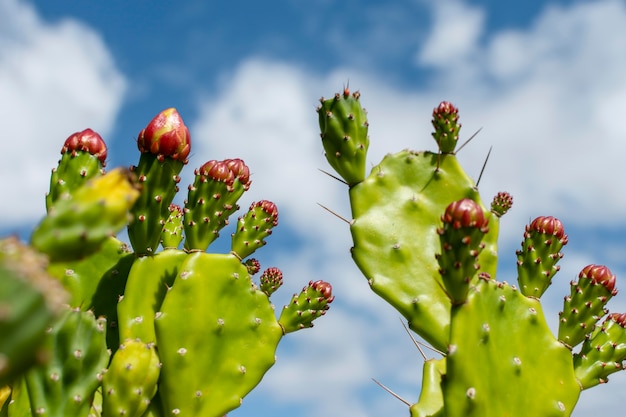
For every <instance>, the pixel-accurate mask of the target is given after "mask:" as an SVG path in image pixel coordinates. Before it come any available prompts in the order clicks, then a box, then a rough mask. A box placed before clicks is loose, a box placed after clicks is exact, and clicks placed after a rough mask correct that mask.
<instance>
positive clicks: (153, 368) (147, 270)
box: [0, 109, 333, 417]
mask: <svg viewBox="0 0 626 417" xmlns="http://www.w3.org/2000/svg"><path fill="white" fill-rule="evenodd" d="M137 145H138V148H139V150H140V152H141V156H140V160H139V163H138V164H137V166H134V167H131V169H130V170H128V169H121V168H117V169H114V170H111V171H109V172H107V173H105V171H104V166H105V162H106V157H107V148H106V145H105V143H104V141H103V140H102V138H101V137H100V135H98V134H97V133H96V132H94V131H92V130H90V129H87V130H84V131H82V132H78V133H75V134H73V135H71V136H70V137H69V138H68V139H67V140H66V142H65V144H64V146H63V148H62V152H61V153H62V157H61V160H60V161H59V165H58V167H57V168H55V169H54V170H53V172H52V178H51V182H50V191H49V193H48V194H47V197H46V208H47V215H46V216H45V217H44V219H43V220H42V221H41V223H40V224H39V225H38V226H37V228H36V229H35V230H34V232H33V234H32V236H31V241H30V245H26V244H23V243H20V242H19V241H18V240H17V239H16V238H7V239H4V240H1V241H0V334H1V335H2V336H1V338H0V409H1V410H0V416H9V417H12V416H20V417H24V416H30V415H32V416H49V417H63V416H64V417H67V416H85V417H86V416H103V417H104V416H106V417H113V416H126V417H131V416H137V417H140V416H154V417H156V416H170V415H178V416H188V417H198V416H202V417H220V416H223V415H224V414H225V413H227V412H228V411H230V410H233V409H235V408H237V407H238V406H239V405H240V403H241V401H242V399H243V397H244V396H245V395H246V394H247V393H248V392H250V391H251V390H252V389H253V388H254V387H255V386H256V385H257V384H258V383H259V382H260V381H261V379H262V377H263V375H264V374H265V373H266V371H267V370H268V369H269V368H270V367H271V366H272V365H273V364H274V362H275V351H276V347H277V345H278V343H279V341H280V340H281V338H282V337H283V336H284V335H285V334H287V333H290V332H294V331H297V330H299V329H303V328H307V327H311V326H312V325H313V324H312V322H313V320H315V319H316V318H318V317H320V316H321V315H323V314H324V313H325V312H326V310H327V309H328V308H329V304H330V303H331V302H332V300H333V296H332V289H331V286H330V284H328V283H327V282H325V281H316V282H310V283H309V284H308V285H307V286H305V288H304V289H303V290H302V292H301V293H300V294H296V295H294V296H293V298H292V299H291V302H290V303H289V304H288V305H287V306H285V307H284V308H283V310H282V312H281V314H280V317H279V318H278V319H277V318H276V315H275V312H274V306H273V305H272V303H271V302H270V298H269V297H270V296H271V295H272V293H273V292H274V291H276V290H277V289H278V288H279V287H280V285H281V284H282V272H281V271H280V270H279V269H278V268H276V267H271V268H267V269H266V270H265V271H264V272H263V273H261V275H260V278H259V280H258V283H255V280H254V279H253V275H255V274H257V273H259V272H260V270H261V266H260V264H259V262H258V261H257V260H256V259H254V258H250V256H251V255H252V254H253V253H254V252H255V251H256V250H257V249H259V248H260V247H262V246H264V245H265V243H266V241H265V239H266V238H267V237H268V236H269V235H270V234H271V233H272V229H273V228H274V227H275V226H276V225H277V223H278V210H277V207H276V205H275V204H274V203H272V202H270V201H267V200H263V201H258V202H255V203H252V204H251V206H250V208H249V210H248V211H247V213H245V214H244V215H242V216H241V217H239V219H238V220H237V223H236V226H235V228H234V229H235V231H234V233H233V234H232V243H231V250H230V252H229V253H224V254H220V253H208V252H207V250H208V247H209V245H210V244H211V243H212V242H213V241H214V240H215V239H216V238H217V237H218V236H219V232H220V230H221V229H222V228H223V227H225V226H226V225H227V224H228V219H229V217H230V216H231V215H232V214H233V213H234V212H235V211H236V210H237V209H238V208H239V207H238V205H237V201H238V200H239V198H240V197H241V196H242V195H243V193H244V192H245V191H246V190H248V188H249V187H250V183H251V181H250V173H249V169H248V167H247V166H246V164H245V163H244V162H243V161H242V160H240V159H228V160H224V161H209V162H207V163H205V164H204V165H202V166H201V167H200V168H198V169H197V170H196V171H195V181H194V183H193V184H192V185H190V186H189V188H188V195H187V199H186V200H185V204H184V207H180V206H177V205H175V204H173V203H172V201H173V199H174V197H175V195H176V193H177V191H178V183H179V181H180V177H179V173H180V171H181V169H182V168H183V166H184V165H185V164H186V163H187V157H188V155H189V152H190V146H191V140H190V134H189V131H188V129H187V127H186V126H185V125H184V123H183V121H182V119H181V117H180V115H179V114H178V112H177V111H176V110H175V109H167V110H165V111H163V112H161V113H160V114H158V115H157V116H156V117H155V118H154V119H153V120H152V121H151V122H150V123H149V124H148V125H147V127H146V128H145V129H143V130H142V131H141V133H140V134H139V137H138V140H137ZM125 226H126V227H127V230H128V238H129V241H130V244H131V247H132V249H131V247H129V246H128V245H127V244H125V243H123V242H122V241H121V240H119V239H118V238H117V237H115V234H116V233H117V232H118V231H119V230H120V229H123V228H124V227H125ZM159 246H161V248H159Z"/></svg>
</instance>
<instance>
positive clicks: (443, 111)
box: [432, 101, 461, 153]
mask: <svg viewBox="0 0 626 417" xmlns="http://www.w3.org/2000/svg"><path fill="white" fill-rule="evenodd" d="M432 124H433V127H434V128H435V131H434V132H433V137H434V138H435V141H436V142H437V145H439V152H441V153H454V148H455V147H456V144H457V142H458V140H459V130H460V129H461V124H460V123H459V110H458V109H457V108H456V107H455V106H454V104H452V103H450V102H448V101H442V102H441V103H440V104H439V106H437V107H435V109H434V110H433V120H432Z"/></svg>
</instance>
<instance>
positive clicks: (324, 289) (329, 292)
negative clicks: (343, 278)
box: [309, 280, 335, 303]
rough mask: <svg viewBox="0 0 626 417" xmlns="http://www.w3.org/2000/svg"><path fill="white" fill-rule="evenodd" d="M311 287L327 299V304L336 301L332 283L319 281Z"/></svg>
mask: <svg viewBox="0 0 626 417" xmlns="http://www.w3.org/2000/svg"><path fill="white" fill-rule="evenodd" d="M309 285H310V287H311V288H313V289H314V290H315V291H318V292H319V293H320V294H321V295H322V297H324V299H326V302H327V303H332V301H333V300H334V299H335V297H334V296H333V287H332V285H330V283H328V282H326V281H322V280H318V281H315V282H313V283H312V284H309Z"/></svg>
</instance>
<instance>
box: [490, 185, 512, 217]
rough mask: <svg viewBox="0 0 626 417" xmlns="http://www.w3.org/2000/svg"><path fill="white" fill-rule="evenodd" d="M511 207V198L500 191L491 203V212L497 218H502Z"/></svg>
mask: <svg viewBox="0 0 626 417" xmlns="http://www.w3.org/2000/svg"><path fill="white" fill-rule="evenodd" d="M512 206H513V196H511V194H509V193H507V192H506V191H501V192H499V193H498V194H496V196H495V197H494V198H493V201H492V202H491V212H492V213H493V214H495V215H496V216H498V217H502V216H504V215H505V214H506V213H507V212H508V211H509V210H510V209H511V207H512Z"/></svg>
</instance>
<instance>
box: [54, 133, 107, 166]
mask: <svg viewBox="0 0 626 417" xmlns="http://www.w3.org/2000/svg"><path fill="white" fill-rule="evenodd" d="M77 151H84V152H89V154H91V155H93V156H95V157H96V158H97V159H98V160H99V161H100V162H101V163H102V166H103V167H104V166H105V165H106V159H107V146H106V144H105V143H104V140H102V137H101V136H100V135H99V134H98V133H96V132H94V131H93V130H91V129H85V130H83V131H82V132H76V133H74V134H72V135H70V137H68V138H67V139H66V140H65V143H64V144H63V148H62V149H61V153H62V154H66V153H68V152H71V153H72V156H76V152H77Z"/></svg>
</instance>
